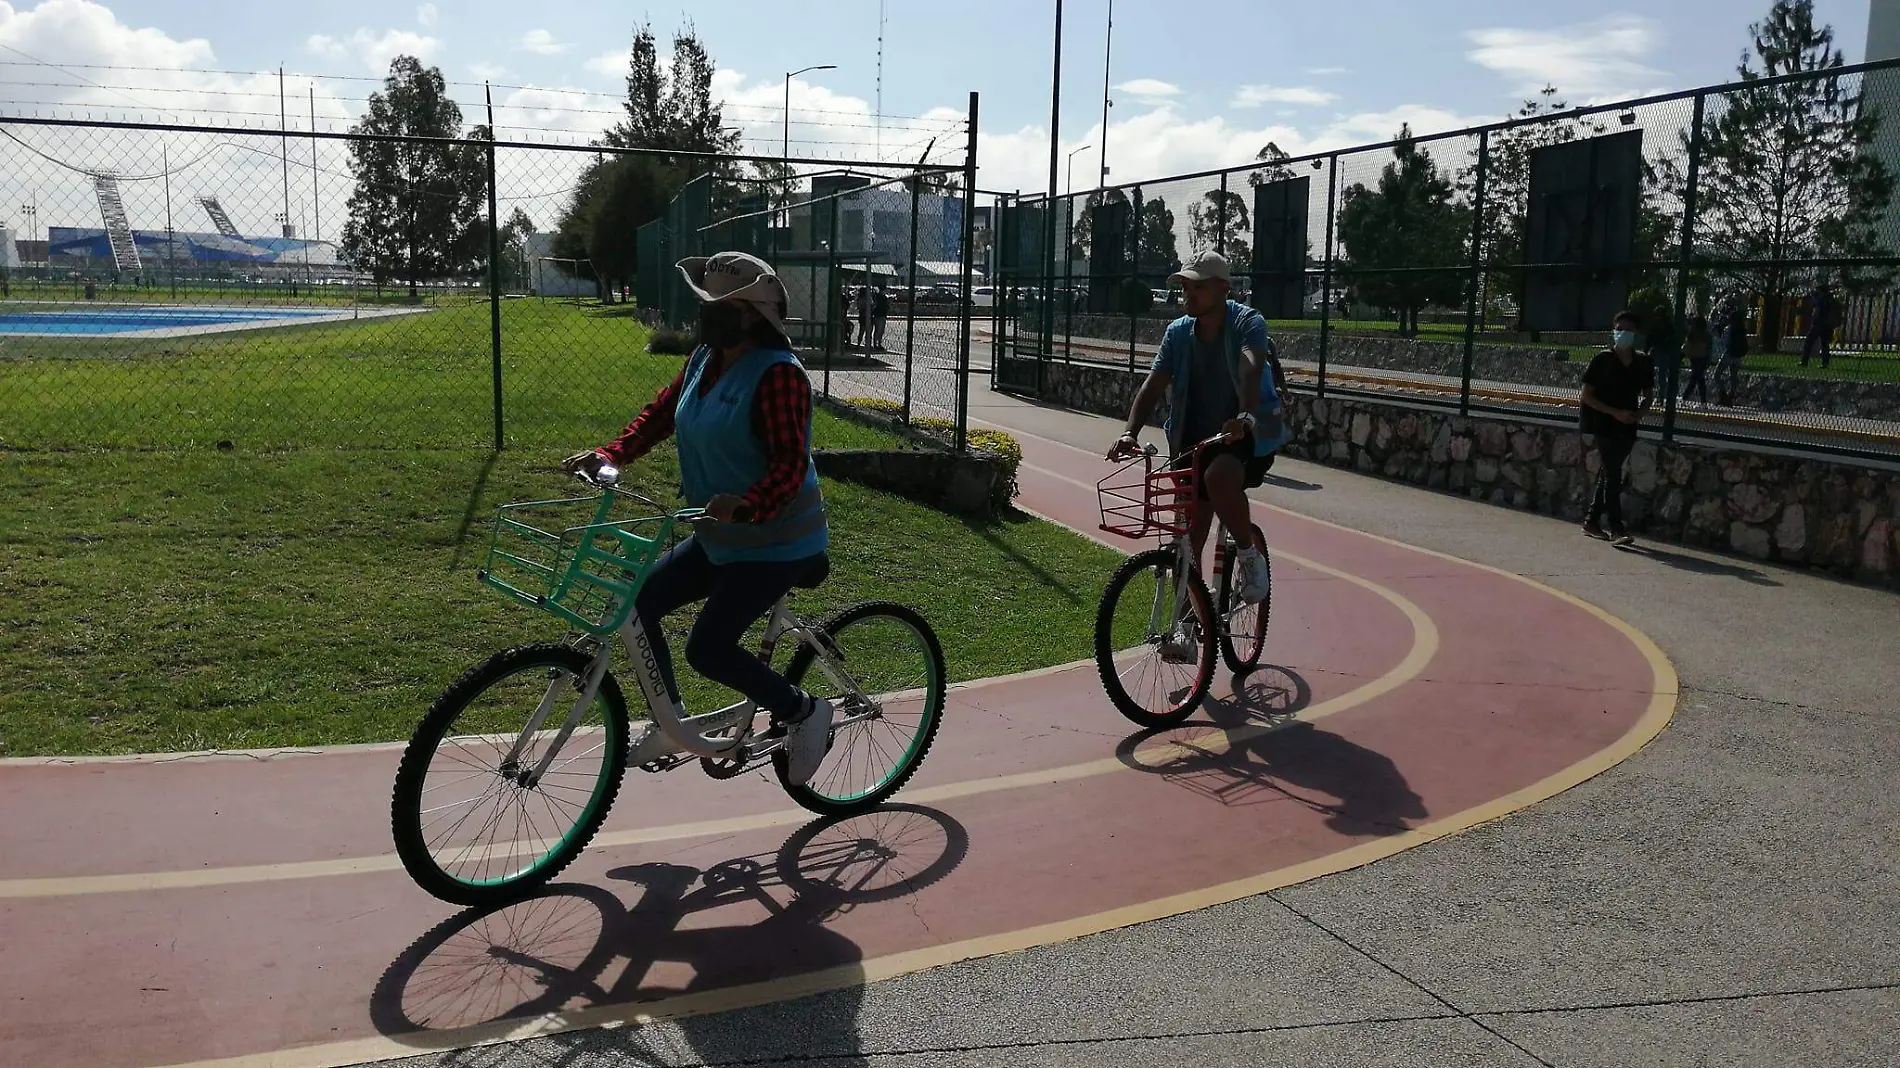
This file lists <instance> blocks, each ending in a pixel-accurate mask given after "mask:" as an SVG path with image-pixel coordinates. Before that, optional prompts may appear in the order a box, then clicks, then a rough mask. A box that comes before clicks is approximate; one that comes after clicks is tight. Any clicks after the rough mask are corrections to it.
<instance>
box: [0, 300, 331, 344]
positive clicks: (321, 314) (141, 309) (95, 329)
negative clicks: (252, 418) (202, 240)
mask: <svg viewBox="0 0 1900 1068" xmlns="http://www.w3.org/2000/svg"><path fill="white" fill-rule="evenodd" d="M349 317H350V312H349V310H348V309H343V310H342V311H340V312H339V311H335V310H329V309H326V310H322V311H316V310H296V309H290V308H214V307H154V306H150V305H127V306H123V307H115V308H99V309H96V310H95V309H72V308H64V307H61V308H56V309H49V310H47V311H28V312H19V311H9V312H3V313H0V335H6V336H11V337H38V336H48V335H74V334H85V335H129V336H143V337H171V336H175V335H177V334H200V333H210V332H213V331H220V330H229V329H246V328H250V327H259V326H287V325H290V324H291V323H296V322H309V321H312V320H317V321H323V320H332V319H337V318H344V319H347V318H349Z"/></svg>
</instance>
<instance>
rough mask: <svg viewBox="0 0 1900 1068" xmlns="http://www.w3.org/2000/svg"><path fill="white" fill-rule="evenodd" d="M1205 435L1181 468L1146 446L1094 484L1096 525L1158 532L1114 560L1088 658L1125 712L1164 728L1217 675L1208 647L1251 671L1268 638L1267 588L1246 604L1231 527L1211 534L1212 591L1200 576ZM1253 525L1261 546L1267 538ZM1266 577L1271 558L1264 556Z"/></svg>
mask: <svg viewBox="0 0 1900 1068" xmlns="http://www.w3.org/2000/svg"><path fill="white" fill-rule="evenodd" d="M1218 441H1220V439H1219V438H1215V439H1212V440H1209V441H1204V442H1202V443H1201V444H1199V445H1197V446H1195V447H1194V449H1193V450H1192V451H1191V452H1190V454H1189V455H1190V456H1191V457H1192V460H1191V462H1190V463H1189V464H1188V466H1187V467H1186V468H1183V469H1178V470H1177V469H1167V468H1164V469H1162V470H1158V471H1157V470H1156V469H1155V457H1156V456H1157V455H1158V452H1157V450H1156V449H1155V447H1154V446H1153V445H1148V446H1146V447H1145V448H1143V449H1142V452H1141V455H1140V456H1139V457H1137V458H1136V459H1135V460H1133V461H1131V462H1129V463H1127V464H1123V465H1122V466H1121V467H1119V468H1117V469H1116V470H1115V473H1114V474H1112V475H1110V476H1108V477H1107V478H1105V479H1103V480H1102V481H1101V482H1099V483H1097V484H1096V492H1097V493H1098V495H1099V496H1100V498H1101V510H1102V523H1101V528H1102V529H1103V530H1105V531H1107V532H1109V533H1111V534H1119V535H1121V536H1122V537H1125V538H1134V539H1145V538H1153V537H1158V538H1160V539H1161V544H1160V545H1159V546H1157V547H1156V548H1153V549H1148V550H1146V551H1144V552H1139V553H1136V554H1135V555H1133V556H1131V557H1129V558H1128V560H1127V561H1126V562H1124V563H1123V564H1122V565H1121V567H1119V568H1117V569H1116V571H1115V575H1114V577H1113V578H1110V579H1109V580H1108V589H1106V590H1104V591H1103V592H1102V606H1101V609H1100V610H1099V611H1098V612H1097V613H1096V616H1095V665H1096V667H1097V668H1098V669H1099V670H1100V671H1101V675H1102V686H1103V688H1105V689H1106V690H1107V691H1108V696H1109V699H1110V700H1112V701H1114V702H1115V707H1116V708H1118V709H1120V710H1121V713H1122V715H1124V716H1127V717H1128V718H1129V719H1131V720H1133V721H1134V722H1136V723H1138V724H1140V725H1141V726H1144V727H1169V726H1173V725H1175V724H1177V723H1180V722H1182V721H1183V720H1185V719H1187V718H1188V717H1189V716H1191V715H1193V714H1194V710H1195V709H1197V708H1199V707H1200V704H1201V701H1202V699H1204V698H1205V697H1206V696H1207V690H1208V687H1209V686H1211V685H1212V684H1213V681H1214V665H1215V649H1216V647H1218V648H1219V651H1220V652H1219V655H1220V657H1221V658H1222V659H1225V660H1226V661H1227V666H1228V667H1229V668H1231V669H1232V670H1233V672H1234V673H1235V674H1236V675H1242V674H1245V673H1247V672H1248V671H1251V670H1253V669H1254V668H1255V667H1256V666H1258V665H1259V663H1260V654H1261V653H1262V652H1264V651H1265V649H1266V645H1267V617H1268V615H1269V613H1270V609H1271V606H1272V603H1273V588H1272V584H1271V581H1269V584H1268V587H1267V596H1266V597H1264V598H1262V599H1261V601H1260V603H1259V604H1249V603H1247V602H1246V601H1245V600H1243V599H1242V598H1241V596H1240V580H1239V576H1238V575H1237V574H1236V573H1235V572H1236V568H1237V564H1236V562H1235V551H1234V550H1235V545H1234V538H1233V535H1232V534H1231V533H1230V532H1229V531H1228V530H1227V527H1226V525H1225V524H1222V525H1221V528H1220V536H1219V539H1218V540H1217V541H1216V542H1215V543H1214V573H1215V575H1216V577H1217V580H1218V582H1219V584H1220V586H1219V590H1220V595H1219V597H1218V599H1216V598H1215V597H1214V596H1212V595H1210V594H1209V592H1208V589H1207V582H1206V580H1205V579H1203V578H1202V577H1201V569H1200V567H1199V566H1198V564H1199V561H1197V560H1196V559H1195V558H1194V546H1193V542H1192V540H1191V539H1190V538H1189V537H1188V531H1189V530H1190V529H1192V527H1193V526H1194V523H1195V521H1196V519H1197V518H1198V517H1199V514H1200V511H1201V509H1203V508H1207V507H1209V505H1208V502H1207V501H1205V500H1202V499H1199V496H1198V495H1197V494H1196V492H1195V488H1196V486H1197V485H1198V484H1199V479H1200V471H1201V468H1202V466H1203V465H1204V462H1205V457H1206V454H1205V450H1206V448H1207V447H1208V446H1209V445H1212V444H1215V443H1217V442H1218ZM1259 531H1260V528H1259V527H1258V526H1256V527H1254V529H1253V532H1252V533H1253V534H1254V535H1255V536H1256V540H1257V543H1258V544H1259V545H1260V546H1261V552H1262V554H1265V553H1266V539H1265V538H1263V537H1259V536H1258V535H1259ZM1268 575H1269V579H1270V578H1271V575H1272V561H1271V558H1269V560H1268Z"/></svg>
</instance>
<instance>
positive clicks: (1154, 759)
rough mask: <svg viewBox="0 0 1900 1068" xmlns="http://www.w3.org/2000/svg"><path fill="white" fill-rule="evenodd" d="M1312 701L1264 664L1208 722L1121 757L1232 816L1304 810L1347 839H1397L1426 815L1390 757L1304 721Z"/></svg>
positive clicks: (1287, 674)
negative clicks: (1247, 809) (1235, 811)
mask: <svg viewBox="0 0 1900 1068" xmlns="http://www.w3.org/2000/svg"><path fill="white" fill-rule="evenodd" d="M1312 696H1313V692H1312V688H1311V687H1310V686H1309V685H1308V684H1307V682H1306V680H1305V679H1304V678H1302V677H1301V676H1300V675H1299V673H1298V672H1295V671H1293V670H1292V669H1290V668H1283V667H1272V666H1265V665H1263V666H1262V667H1260V668H1258V669H1256V670H1254V671H1253V672H1250V673H1249V674H1248V675H1247V676H1246V677H1245V678H1243V679H1240V680H1237V681H1236V683H1235V692H1234V693H1233V694H1232V695H1231V696H1228V697H1224V698H1219V699H1216V698H1213V697H1211V696H1210V698H1209V699H1208V701H1207V702H1206V703H1205V704H1204V705H1203V706H1202V710H1203V712H1204V713H1205V714H1206V717H1207V718H1206V720H1205V721H1194V722H1189V723H1185V724H1182V725H1181V726H1178V727H1169V728H1165V729H1162V730H1158V731H1137V732H1136V733H1134V734H1131V735H1129V736H1128V737H1126V738H1124V739H1122V741H1121V744H1120V745H1118V746H1117V747H1116V749H1115V755H1116V757H1117V758H1118V759H1120V760H1121V762H1122V763H1123V764H1126V765H1127V766H1128V767H1131V768H1134V769H1136V770H1138V771H1144V772H1148V773H1150V774H1154V775H1159V776H1161V777H1162V778H1164V779H1166V780H1167V781H1169V782H1171V783H1174V784H1176V785H1178V786H1180V787H1182V788H1183V789H1186V790H1190V791H1192V792H1194V793H1197V794H1200V795H1201V796H1203V797H1206V798H1208V799H1210V800H1213V801H1218V802H1219V803H1220V804H1222V805H1225V806H1227V807H1230V808H1234V807H1241V806H1247V805H1266V804H1290V805H1303V806H1305V807H1307V808H1310V809H1312V810H1314V811H1316V812H1323V813H1325V814H1326V826H1328V827H1329V828H1332V829H1333V830H1335V831H1338V832H1340V833H1341V834H1351V835H1386V834H1397V833H1399V832H1401V831H1405V830H1408V829H1410V828H1411V827H1412V826H1414V825H1415V824H1416V823H1417V822H1418V821H1420V820H1423V819H1424V818H1425V817H1426V816H1428V815H1429V813H1428V812H1427V811H1426V809H1425V803H1424V799H1423V798H1421V797H1419V795H1418V794H1417V793H1415V792H1413V790H1412V788H1411V784H1410V783H1408V782H1407V781H1406V779H1405V776H1404V774H1403V773H1401V772H1400V771H1399V768H1398V765H1397V764H1395V763H1393V761H1392V758H1390V757H1388V756H1386V755H1385V754H1383V753H1379V752H1376V751H1374V750H1371V749H1367V748H1365V747H1364V746H1361V745H1358V744H1356V743H1354V742H1352V741H1349V740H1347V739H1346V738H1343V737H1341V736H1340V735H1337V734H1334V733H1332V732H1331V731H1327V730H1323V729H1321V728H1320V727H1318V726H1316V725H1314V724H1313V723H1310V722H1305V721H1302V720H1300V719H1298V718H1297V717H1298V714H1299V712H1300V711H1301V710H1303V709H1305V708H1306V707H1307V706H1308V705H1309V704H1310V703H1311V701H1312Z"/></svg>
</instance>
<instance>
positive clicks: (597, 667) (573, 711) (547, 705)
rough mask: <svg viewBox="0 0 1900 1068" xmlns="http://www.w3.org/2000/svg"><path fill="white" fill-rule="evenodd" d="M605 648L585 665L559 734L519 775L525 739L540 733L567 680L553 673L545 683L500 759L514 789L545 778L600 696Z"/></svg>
mask: <svg viewBox="0 0 1900 1068" xmlns="http://www.w3.org/2000/svg"><path fill="white" fill-rule="evenodd" d="M608 648H609V647H608V646H606V645H604V644H603V645H602V646H601V647H600V649H599V650H598V651H597V652H595V654H594V659H592V660H590V661H588V664H587V674H586V675H583V676H582V677H581V679H580V691H581V693H580V697H579V698H577V699H576V700H575V701H574V704H573V705H572V707H570V708H569V709H568V712H567V716H566V718H565V719H563V720H562V722H561V730H560V733H559V734H556V735H555V736H554V741H553V742H552V743H550V744H549V745H548V748H547V751H546V752H544V753H542V754H541V759H540V760H538V761H536V762H535V765H534V767H533V769H531V770H528V771H523V770H521V754H522V751H523V750H525V749H526V748H527V747H528V739H530V738H532V737H534V735H535V734H536V733H538V732H539V731H540V730H541V726H542V724H544V723H546V722H547V718H548V713H549V712H552V711H553V710H554V705H555V703H556V702H557V701H558V700H559V699H560V694H561V690H562V689H563V686H562V683H564V682H565V681H566V679H567V676H566V675H564V674H558V673H557V674H556V675H555V677H554V678H551V679H549V680H548V688H547V691H546V692H544V693H543V694H542V695H541V703H540V705H538V706H537V707H536V708H535V710H534V715H533V716H531V717H530V718H529V719H528V725H527V727H525V728H524V729H523V730H522V732H521V734H520V735H519V736H518V737H516V738H515V744H514V746H513V747H512V748H510V749H509V750H508V755H507V756H505V757H503V758H502V762H501V773H502V775H503V777H506V778H511V779H513V780H514V782H515V785H517V786H519V787H522V788H523V789H532V788H533V787H534V786H535V784H536V783H539V782H540V781H541V777H542V776H543V775H546V774H547V771H548V766H549V765H550V764H553V763H554V758H555V757H556V756H557V755H559V754H560V752H561V749H562V747H563V746H565V745H567V740H568V738H569V737H571V736H572V735H573V733H574V728H575V727H576V726H578V725H579V724H580V721H581V717H582V716H583V715H586V713H587V708H588V706H589V705H592V704H593V703H594V698H596V697H598V696H599V695H600V684H601V681H602V680H604V679H605V678H606V677H607V663H608V661H609V660H610V659H611V657H609V656H608Z"/></svg>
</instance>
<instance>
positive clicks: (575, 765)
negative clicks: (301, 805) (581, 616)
mask: <svg viewBox="0 0 1900 1068" xmlns="http://www.w3.org/2000/svg"><path fill="white" fill-rule="evenodd" d="M591 661H592V658H591V657H589V656H588V655H587V654H586V653H583V652H581V651H580V650H578V649H575V648H573V647H571V646H567V645H562V644H560V643H557V642H541V643H537V644H535V645H525V646H521V647H519V648H515V649H509V650H506V651H504V652H500V653H496V654H495V655H494V656H491V657H489V658H488V659H487V660H485V661H483V662H482V663H480V664H478V665H476V666H475V667H474V668H471V669H470V670H469V671H468V673H467V674H465V675H463V676H462V677H461V678H460V679H457V680H456V681H455V683H454V684H453V685H451V686H450V687H449V688H448V689H447V690H446V691H444V692H443V694H442V696H441V697H439V698H437V699H436V702H435V704H434V705H432V706H431V707H430V709H429V713H428V715H427V716H425V717H423V720H422V724H421V726H419V727H417V728H416V733H415V737H414V738H412V739H411V740H410V742H409V746H408V748H407V749H405V750H403V755H402V766H401V767H400V768H399V769H398V770H397V772H396V786H395V790H394V791H393V793H392V794H391V797H390V806H389V820H390V828H391V830H392V832H393V834H394V836H395V839H396V852H397V854H398V855H399V856H400V857H401V858H402V863H403V867H404V868H406V869H407V870H408V872H409V875H410V877H411V878H413V879H414V880H415V881H416V883H417V885H419V886H421V887H422V888H423V889H424V890H427V891H428V892H429V893H431V894H433V895H435V896H436V897H438V898H441V899H442V900H444V901H448V902H451V903H453V904H457V905H492V904H496V903H499V902H504V901H510V900H513V899H514V898H517V897H520V896H521V895H523V894H524V893H526V892H527V891H529V890H531V889H533V888H534V887H536V886H539V885H541V884H542V883H545V882H547V881H548V880H549V879H551V878H553V877H554V876H555V874H556V873H558V872H559V871H560V870H561V869H562V868H565V867H567V865H568V864H569V863H570V862H572V861H573V859H574V858H575V857H576V856H578V855H579V854H580V851H581V849H582V848H583V847H585V846H586V845H587V842H588V840H589V839H591V838H592V837H593V836H594V832H595V831H597V830H599V829H600V824H601V821H602V820H604V819H606V818H607V810H608V809H609V808H610V807H612V805H613V800H614V794H615V793H616V792H617V791H618V790H619V788H620V780H621V777H622V776H623V775H625V773H626V770H627V703H626V700H625V698H624V697H622V696H621V693H620V686H619V684H618V683H617V682H615V681H614V678H613V675H612V674H608V675H607V676H605V677H604V678H602V679H601V683H600V689H599V691H598V692H597V693H596V695H595V698H594V701H593V702H592V703H591V704H590V705H589V706H588V707H587V708H586V709H585V710H584V711H583V713H582V715H581V719H580V722H579V723H577V724H576V725H575V728H574V731H573V733H572V734H571V735H570V736H569V737H568V739H567V741H566V743H565V744H564V745H563V746H562V747H561V749H560V751H559V752H558V753H557V754H556V755H555V759H554V761H553V763H551V764H549V765H548V767H547V770H546V772H545V773H544V774H542V775H541V776H540V777H539V778H538V779H537V778H535V777H534V770H535V768H537V767H538V766H539V765H540V763H541V759H542V757H543V756H544V755H545V754H546V753H547V751H548V747H549V746H550V745H552V744H553V742H554V740H555V737H556V736H557V735H558V734H559V733H560V730H561V727H562V725H563V724H564V723H565V722H566V718H567V715H568V713H569V711H570V710H571V709H572V708H573V706H574V702H575V701H577V700H579V699H580V695H581V694H582V693H583V692H584V689H585V686H584V679H585V676H586V672H587V668H588V665H589V663H590V662H591ZM542 706H545V707H546V709H547V713H546V716H545V717H544V719H543V720H542V723H541V727H540V729H539V730H536V731H535V732H533V733H532V734H528V735H527V736H526V737H525V738H524V737H523V732H524V731H526V729H527V727H528V724H529V722H530V721H531V719H532V717H533V716H534V714H535V711H536V709H537V708H540V707H542ZM517 742H519V743H520V751H519V752H518V753H515V754H514V755H513V756H512V757H511V756H510V753H511V751H512V750H514V749H515V748H516V746H517Z"/></svg>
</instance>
